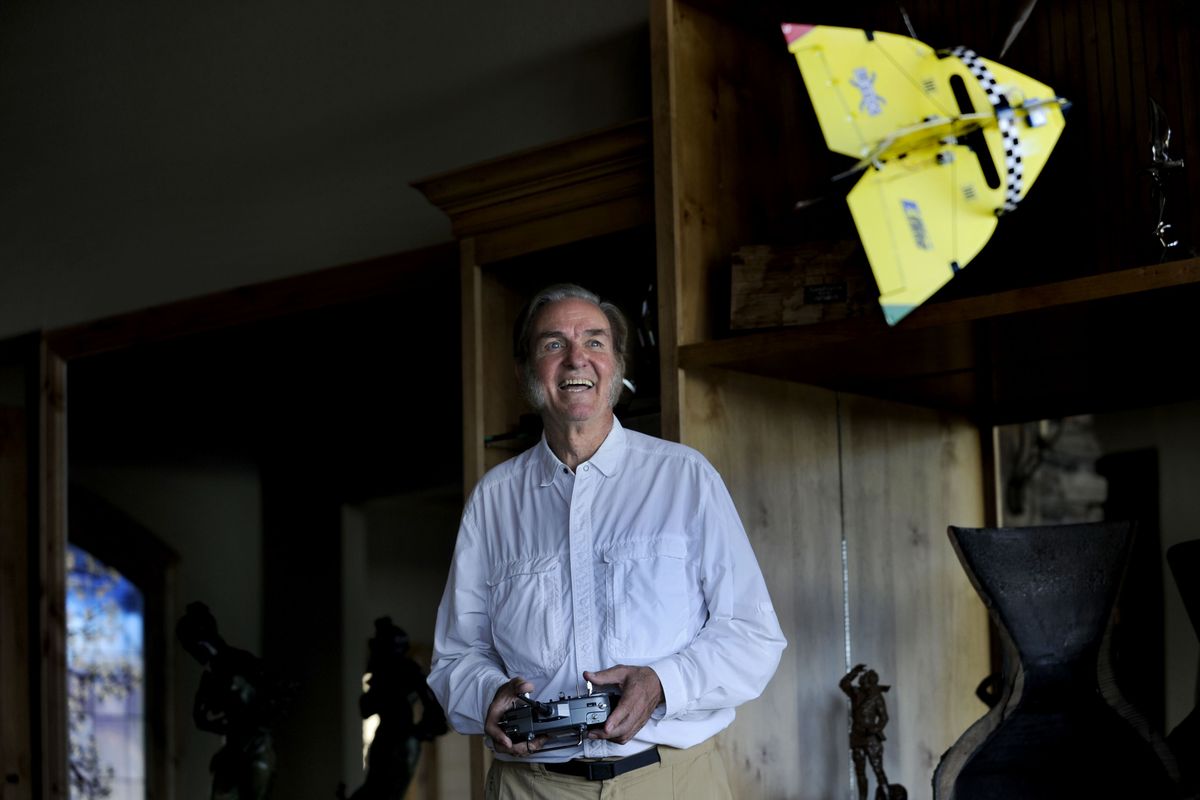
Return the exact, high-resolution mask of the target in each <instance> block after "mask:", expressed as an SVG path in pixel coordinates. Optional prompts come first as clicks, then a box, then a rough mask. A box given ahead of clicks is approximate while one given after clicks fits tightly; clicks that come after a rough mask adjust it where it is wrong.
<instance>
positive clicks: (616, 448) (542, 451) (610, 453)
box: [536, 414, 626, 486]
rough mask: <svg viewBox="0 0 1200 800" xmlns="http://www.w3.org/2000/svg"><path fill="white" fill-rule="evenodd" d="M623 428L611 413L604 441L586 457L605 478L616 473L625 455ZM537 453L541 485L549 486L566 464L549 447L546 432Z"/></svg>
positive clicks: (539, 443)
mask: <svg viewBox="0 0 1200 800" xmlns="http://www.w3.org/2000/svg"><path fill="white" fill-rule="evenodd" d="M625 439H626V434H625V428H623V427H622V426H621V422H620V420H618V419H617V417H616V415H615V414H614V415H613V424H612V429H611V430H610V431H609V432H608V436H606V437H604V442H603V443H602V444H601V445H600V449H599V450H597V451H596V454H595V455H593V456H592V457H591V458H589V459H588V463H589V464H592V465H594V466H595V467H596V469H598V470H600V474H601V475H603V476H604V477H606V478H611V477H612V476H614V475H616V474H617V472H618V471H619V469H620V467H621V461H622V460H623V459H624V457H625V444H626V442H625ZM537 447H538V453H537V459H536V463H537V465H538V472H539V473H540V474H541V476H542V481H541V483H542V486H549V485H550V484H552V483H554V479H555V477H556V476H557V475H558V473H559V471H560V470H563V469H566V465H565V464H563V463H562V461H560V460H559V459H558V456H556V455H554V451H553V450H551V449H550V445H549V444H548V443H547V442H546V434H545V433H543V434H542V440H541V441H540V442H538V445H537Z"/></svg>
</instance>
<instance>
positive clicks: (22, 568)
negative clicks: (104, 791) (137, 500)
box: [0, 407, 33, 800]
mask: <svg viewBox="0 0 1200 800" xmlns="http://www.w3.org/2000/svg"><path fill="white" fill-rule="evenodd" d="M26 426H27V417H26V414H25V409H24V408H13V407H0V709H3V712H0V781H2V783H0V797H2V798H4V800H30V798H32V797H33V751H32V742H31V739H30V733H31V728H30V718H29V710H30V708H29V697H30V694H29V693H30V685H29V664H30V650H29V615H28V609H29V580H28V576H29V520H28V514H27V507H28V503H29V476H28V471H29V452H28V437H27V435H26Z"/></svg>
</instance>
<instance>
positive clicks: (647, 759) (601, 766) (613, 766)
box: [542, 747, 658, 781]
mask: <svg viewBox="0 0 1200 800" xmlns="http://www.w3.org/2000/svg"><path fill="white" fill-rule="evenodd" d="M657 763H658V748H657V747H651V748H650V749H649V750H643V751H642V752H640V753H634V754H633V755H631V756H626V757H625V758H618V759H616V760H615V761H579V760H575V761H563V762H561V763H558V764H543V765H542V766H543V767H545V768H546V771H547V772H557V773H558V774H560V775H574V776H575V777H577V778H587V779H588V780H589V781H610V780H612V779H613V778H615V777H617V776H618V775H624V774H625V773H626V772H632V771H633V770H635V769H641V768H642V767H648V766H650V765H651V764H657Z"/></svg>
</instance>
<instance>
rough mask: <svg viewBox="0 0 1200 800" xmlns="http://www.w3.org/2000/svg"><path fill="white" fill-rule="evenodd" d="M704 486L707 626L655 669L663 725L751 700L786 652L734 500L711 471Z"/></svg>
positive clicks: (700, 531)
mask: <svg viewBox="0 0 1200 800" xmlns="http://www.w3.org/2000/svg"><path fill="white" fill-rule="evenodd" d="M703 480H704V481H705V485H704V488H703V491H702V492H701V499H702V502H701V507H700V509H699V511H698V514H697V516H696V518H695V525H696V529H695V530H694V531H693V534H694V536H696V537H698V540H699V541H700V544H701V548H702V550H701V554H700V581H701V591H702V592H703V594H704V601H705V604H706V606H707V608H708V620H707V621H706V622H705V624H704V627H703V628H701V630H700V632H699V634H697V635H696V637H695V638H694V639H693V640H692V642H691V643H690V644H689V645H688V646H687V647H685V648H684V649H683V650H681V651H680V652H678V653H675V654H674V655H671V656H668V657H666V658H663V659H661V660H659V661H656V662H654V663H653V664H651V665H650V666H651V667H652V668H653V669H654V671H655V672H656V673H657V674H658V677H659V680H660V681H661V682H662V687H663V696H664V698H665V700H666V708H665V710H664V713H663V716H662V718H663V719H674V718H677V717H680V716H683V715H685V714H689V713H691V712H697V711H711V710H715V709H721V708H733V707H735V706H738V705H741V704H742V703H745V702H746V701H748V700H753V699H754V698H756V697H758V696H759V695H760V694H762V691H763V689H765V688H766V686H767V682H768V681H769V680H770V679H771V676H772V675H774V674H775V669H776V667H778V666H779V659H780V656H781V654H782V653H783V649H784V648H785V647H786V646H787V641H786V640H785V639H784V636H783V631H782V630H781V629H780V627H779V620H778V618H777V617H776V615H775V607H774V606H773V605H771V598H770V596H769V595H768V594H767V586H766V582H765V581H764V580H763V576H762V571H761V570H760V569H759V566H758V560H757V559H756V558H755V557H754V551H753V550H752V549H751V547H750V540H749V539H748V538H747V536H746V531H745V529H744V528H743V527H742V522H741V520H740V519H739V518H738V515H737V510H736V509H735V508H734V505H733V499H732V498H731V497H730V496H729V492H728V490H727V489H726V488H725V484H724V483H723V482H722V481H721V479H720V476H718V475H717V474H716V471H715V470H712V468H711V467H709V468H708V469H707V470H705V472H704V478H703ZM656 716H657V714H656Z"/></svg>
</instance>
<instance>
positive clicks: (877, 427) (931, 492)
mask: <svg viewBox="0 0 1200 800" xmlns="http://www.w3.org/2000/svg"><path fill="white" fill-rule="evenodd" d="M841 410H842V415H841V421H842V467H843V486H844V497H843V504H844V507H845V528H846V551H847V563H848V576H849V586H850V597H849V609H850V616H849V623H850V650H851V661H852V662H854V663H859V662H862V663H866V664H867V665H868V666H869V667H871V668H872V669H875V670H876V671H877V672H878V673H879V676H880V681H881V682H882V683H885V684H890V685H892V689H891V691H889V692H888V694H887V704H888V711H889V713H890V715H891V722H889V724H888V727H887V731H886V733H887V736H888V740H887V743H886V745H885V754H886V769H887V772H888V776H889V778H891V779H892V780H893V781H896V782H900V783H903V784H904V785H905V786H906V787H907V788H908V792H909V797H911V798H914V799H915V798H921V797H929V795H930V779H931V776H932V774H933V769H934V767H935V766H936V765H937V761H938V759H939V758H940V757H941V755H942V753H944V752H945V751H946V749H947V748H949V746H950V745H951V744H953V743H954V741H955V740H957V738H958V736H959V735H960V734H961V733H962V732H963V731H964V730H966V728H967V727H968V726H969V725H970V724H971V723H973V722H974V721H975V720H976V719H978V718H979V717H981V716H982V715H983V713H984V712H985V711H986V710H987V709H986V708H985V707H984V706H983V704H981V703H980V702H979V701H978V700H977V699H976V698H975V695H974V691H973V690H974V688H975V685H976V684H977V683H978V682H979V681H981V680H982V679H983V678H984V677H985V676H986V675H987V674H988V672H989V671H990V663H989V661H990V660H989V645H988V629H987V613H986V610H985V609H984V606H983V603H982V602H981V601H980V599H979V597H978V595H977V594H976V593H975V590H974V589H973V588H972V587H971V583H970V580H969V579H968V578H967V575H966V573H965V572H963V570H962V567H961V566H960V565H959V563H958V559H957V557H956V556H955V554H954V550H953V548H952V547H951V545H950V542H949V540H948V539H947V537H946V527H947V526H948V525H952V524H953V525H957V524H958V523H957V522H956V520H959V519H970V520H976V521H977V522H981V521H982V519H983V516H984V511H983V494H984V486H983V480H984V474H983V471H982V469H981V461H982V457H981V453H980V440H979V435H978V432H977V430H976V428H975V427H974V426H973V425H971V424H970V423H968V422H967V421H965V420H964V419H962V418H961V417H955V416H952V415H939V414H937V413H935V412H932V411H929V410H927V409H921V408H915V407H912V406H904V405H900V404H897V403H888V402H883V401H878V400H871V399H867V398H862V397H856V396H854V395H842V396H841ZM972 524H975V523H972Z"/></svg>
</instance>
